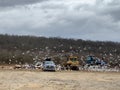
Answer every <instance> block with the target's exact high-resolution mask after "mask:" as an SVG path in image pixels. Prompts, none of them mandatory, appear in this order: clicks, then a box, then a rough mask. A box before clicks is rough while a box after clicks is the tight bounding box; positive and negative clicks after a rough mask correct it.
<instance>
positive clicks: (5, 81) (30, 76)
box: [0, 70, 120, 90]
mask: <svg viewBox="0 0 120 90" xmlns="http://www.w3.org/2000/svg"><path fill="white" fill-rule="evenodd" d="M0 90H120V73H98V72H79V71H78V72H74V71H64V72H38V71H14V70H0Z"/></svg>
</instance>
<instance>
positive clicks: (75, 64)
mask: <svg viewBox="0 0 120 90" xmlns="http://www.w3.org/2000/svg"><path fill="white" fill-rule="evenodd" d="M79 64H80V63H79V60H78V58H77V56H69V57H68V60H67V62H66V67H67V68H68V69H72V70H79Z"/></svg>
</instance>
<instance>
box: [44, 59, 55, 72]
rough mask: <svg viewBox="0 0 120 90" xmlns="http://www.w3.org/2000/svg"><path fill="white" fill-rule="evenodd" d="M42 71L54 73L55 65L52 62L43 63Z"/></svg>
mask: <svg viewBox="0 0 120 90" xmlns="http://www.w3.org/2000/svg"><path fill="white" fill-rule="evenodd" d="M42 70H43V71H56V65H55V63H54V62H53V61H51V60H50V61H44V62H43V68H42Z"/></svg>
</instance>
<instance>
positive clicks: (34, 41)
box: [0, 35, 120, 64]
mask: <svg viewBox="0 0 120 90" xmlns="http://www.w3.org/2000/svg"><path fill="white" fill-rule="evenodd" d="M40 52H42V53H46V52H49V53H55V54H59V53H70V52H71V53H74V54H78V55H79V56H80V57H81V56H86V55H89V54H92V55H95V56H97V57H100V58H103V57H104V58H105V59H107V60H109V61H110V60H111V61H114V63H115V62H116V63H118V62H119V60H120V56H119V55H120V43H118V42H110V41H107V42H105V41H90V40H87V41H85V40H81V39H65V38H59V37H50V38H46V37H35V36H17V35H0V63H1V64H5V63H7V64H8V63H10V64H11V63H18V62H21V63H25V62H32V60H33V58H35V56H36V55H37V54H38V53H40Z"/></svg>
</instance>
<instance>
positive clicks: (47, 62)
mask: <svg viewBox="0 0 120 90" xmlns="http://www.w3.org/2000/svg"><path fill="white" fill-rule="evenodd" d="M44 64H54V62H53V61H45V62H44Z"/></svg>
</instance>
